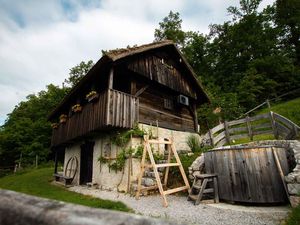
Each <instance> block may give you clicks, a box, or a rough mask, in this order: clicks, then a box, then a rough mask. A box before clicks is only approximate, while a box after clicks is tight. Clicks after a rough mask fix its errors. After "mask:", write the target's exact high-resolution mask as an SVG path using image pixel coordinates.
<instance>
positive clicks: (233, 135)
mask: <svg viewBox="0 0 300 225" xmlns="http://www.w3.org/2000/svg"><path fill="white" fill-rule="evenodd" d="M299 133H300V127H299V126H298V125H297V124H295V123H294V122H292V121H291V120H289V119H287V118H285V117H284V116H281V115H279V114H277V113H275V112H272V111H271V112H269V113H265V114H260V115H256V116H253V117H249V116H247V117H245V118H243V119H238V120H233V121H229V122H228V121H225V122H224V123H221V124H219V125H217V126H216V127H214V128H212V129H210V130H209V132H208V133H207V134H206V138H208V139H210V142H211V145H212V146H216V147H219V146H223V145H225V144H231V143H232V142H233V141H234V140H238V139H243V138H250V140H253V137H254V136H257V135H262V134H269V135H274V137H275V138H276V139H286V140H288V139H295V138H297V136H298V135H299Z"/></svg>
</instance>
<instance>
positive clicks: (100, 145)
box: [64, 124, 200, 192]
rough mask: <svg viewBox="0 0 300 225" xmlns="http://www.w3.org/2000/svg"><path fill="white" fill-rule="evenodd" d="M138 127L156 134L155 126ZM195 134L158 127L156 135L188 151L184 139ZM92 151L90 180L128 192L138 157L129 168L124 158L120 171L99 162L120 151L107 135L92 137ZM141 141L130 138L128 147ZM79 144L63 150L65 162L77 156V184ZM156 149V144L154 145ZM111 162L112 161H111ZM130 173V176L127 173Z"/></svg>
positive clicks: (136, 167)
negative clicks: (172, 141) (93, 142)
mask: <svg viewBox="0 0 300 225" xmlns="http://www.w3.org/2000/svg"><path fill="white" fill-rule="evenodd" d="M139 127H140V129H143V130H145V131H146V132H149V131H150V130H152V134H153V135H154V136H157V127H154V126H149V125H145V124H139ZM190 135H196V136H197V137H199V138H200V136H199V135H198V134H196V133H191V132H182V131H173V130H169V129H165V128H160V127H159V128H158V137H159V139H161V140H163V139H164V138H168V139H173V140H174V144H175V148H176V149H177V151H190V149H189V147H188V145H187V144H186V140H187V138H188V136H190ZM94 141H95V145H94V151H93V175H92V182H93V183H96V184H98V186H99V188H102V189H107V190H118V191H122V192H128V191H129V190H128V181H130V183H132V182H134V181H136V180H137V177H138V175H139V172H140V159H139V158H133V159H132V165H131V169H130V170H129V160H126V163H125V166H124V169H123V170H122V171H118V172H115V171H114V170H111V169H109V166H108V165H109V163H100V162H99V161H98V158H99V157H100V156H101V155H102V156H105V157H110V158H115V157H116V156H117V154H118V152H120V151H122V149H121V148H120V147H118V146H115V145H113V144H112V143H111V141H110V137H109V135H106V136H105V135H102V136H99V137H98V138H95V139H94ZM142 143H143V140H142V138H136V137H134V138H132V140H131V141H130V142H129V143H128V145H127V148H128V147H130V146H131V147H132V148H135V149H136V147H137V146H139V145H141V144H142ZM80 144H81V143H78V144H76V145H73V146H71V147H68V148H66V151H65V164H64V165H66V163H67V160H68V159H69V158H70V157H71V156H76V157H77V158H78V162H79V167H78V172H77V174H76V177H75V179H74V181H73V184H76V185H78V184H79V176H80ZM154 148H155V149H157V147H156V146H154ZM159 149H161V150H163V149H164V145H161V146H160V147H159ZM111 162H113V161H111ZM128 174H130V176H129V175H128Z"/></svg>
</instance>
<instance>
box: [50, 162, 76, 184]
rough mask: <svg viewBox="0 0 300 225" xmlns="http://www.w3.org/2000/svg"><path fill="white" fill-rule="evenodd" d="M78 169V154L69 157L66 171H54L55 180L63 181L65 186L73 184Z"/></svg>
mask: <svg viewBox="0 0 300 225" xmlns="http://www.w3.org/2000/svg"><path fill="white" fill-rule="evenodd" d="M77 169H78V160H77V157H76V156H72V157H70V158H69V160H68V162H67V165H66V167H65V172H64V173H54V174H53V176H54V178H55V181H58V182H59V181H63V182H64V184H65V186H66V185H70V184H72V181H73V180H74V178H75V175H76V173H77Z"/></svg>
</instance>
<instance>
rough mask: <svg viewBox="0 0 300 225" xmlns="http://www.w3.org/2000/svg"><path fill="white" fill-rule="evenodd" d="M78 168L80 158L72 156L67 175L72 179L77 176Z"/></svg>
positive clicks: (67, 167) (66, 171) (68, 163)
mask: <svg viewBox="0 0 300 225" xmlns="http://www.w3.org/2000/svg"><path fill="white" fill-rule="evenodd" d="M77 169H78V160H77V157H76V156H72V157H71V158H70V159H69V160H68V162H67V166H66V170H65V177H67V178H71V179H72V180H73V179H74V178H75V175H76V173H77Z"/></svg>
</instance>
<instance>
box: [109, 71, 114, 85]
mask: <svg viewBox="0 0 300 225" xmlns="http://www.w3.org/2000/svg"><path fill="white" fill-rule="evenodd" d="M113 82H114V69H113V67H112V68H111V69H110V71H109V76H108V88H109V89H113Z"/></svg>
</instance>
